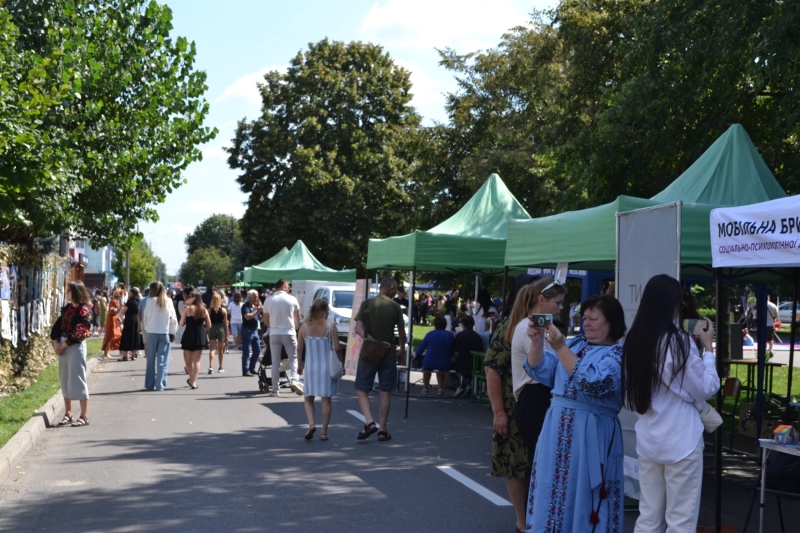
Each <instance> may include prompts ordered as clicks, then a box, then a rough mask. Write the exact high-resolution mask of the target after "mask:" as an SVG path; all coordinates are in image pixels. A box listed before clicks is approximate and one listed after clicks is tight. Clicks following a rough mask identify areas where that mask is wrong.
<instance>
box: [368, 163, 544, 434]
mask: <svg viewBox="0 0 800 533" xmlns="http://www.w3.org/2000/svg"><path fill="white" fill-rule="evenodd" d="M529 218H530V215H529V214H528V212H527V211H525V208H524V207H522V204H520V203H519V201H517V199H516V198H515V197H514V195H513V194H511V191H509V190H508V187H506V184H505V183H503V180H501V179H500V176H498V175H497V174H492V175H491V176H489V179H487V180H486V182H485V183H484V184H483V185H482V186H481V188H480V189H478V191H477V192H476V193H475V194H474V195H473V196H472V198H470V199H469V201H468V202H467V203H466V204H464V206H463V207H462V208H461V209H459V211H458V212H457V213H456V214H454V215H453V216H451V217H450V218H448V219H447V220H445V221H444V222H442V223H441V224H439V225H437V226H435V227H433V228H431V229H429V230H428V231H419V230H417V231H414V232H413V233H409V234H408V235H402V236H398V237H389V238H387V239H370V240H369V251H368V254H367V269H392V270H410V271H411V280H410V284H411V287H414V282H415V278H416V274H417V270H422V271H425V272H464V273H466V272H473V273H490V272H500V271H503V270H504V265H503V259H504V256H505V250H506V237H507V235H508V222H509V221H510V220H512V219H529ZM503 285H504V287H503V291H504V292H505V278H504V279H503ZM413 323H414V321H413V320H409V322H408V339H409V348H410V347H411V344H412V343H411V341H410V339H413V338H414V337H413V327H414V325H413ZM410 360H411V354H410V351H409V354H408V361H407V362H410ZM404 368H405V369H406V370H407V371H408V372H410V369H409V368H408V366H405V367H404ZM409 381H410V380H407V382H406V411H405V417H406V418H408V399H409V395H410V393H411V386H410V385H409V383H408V382H409Z"/></svg>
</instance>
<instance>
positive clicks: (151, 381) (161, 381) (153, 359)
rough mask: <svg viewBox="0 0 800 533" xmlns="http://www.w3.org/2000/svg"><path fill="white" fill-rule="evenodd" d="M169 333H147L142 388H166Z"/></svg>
mask: <svg viewBox="0 0 800 533" xmlns="http://www.w3.org/2000/svg"><path fill="white" fill-rule="evenodd" d="M169 348H170V342H169V335H167V334H166V333H148V334H147V347H146V350H145V353H146V355H147V366H146V369H145V373H144V388H146V389H148V390H153V389H155V390H164V389H166V388H167V370H168V369H169Z"/></svg>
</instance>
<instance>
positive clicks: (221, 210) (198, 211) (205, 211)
mask: <svg viewBox="0 0 800 533" xmlns="http://www.w3.org/2000/svg"><path fill="white" fill-rule="evenodd" d="M246 209H247V208H246V207H245V205H244V204H243V203H241V202H229V201H219V202H214V201H205V200H195V201H193V202H189V203H188V204H186V207H184V211H186V212H187V213H191V214H195V215H206V216H207V217H210V216H211V215H214V214H220V215H232V216H234V217H236V218H241V217H242V215H244V212H245V210H246ZM190 231H191V230H190Z"/></svg>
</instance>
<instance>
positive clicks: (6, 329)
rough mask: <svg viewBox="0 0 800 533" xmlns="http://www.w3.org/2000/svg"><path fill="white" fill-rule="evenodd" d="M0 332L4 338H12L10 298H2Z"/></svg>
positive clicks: (0, 304) (0, 301)
mask: <svg viewBox="0 0 800 533" xmlns="http://www.w3.org/2000/svg"><path fill="white" fill-rule="evenodd" d="M0 313H2V317H0V334H2V335H3V338H4V339H9V340H10V339H11V307H10V306H9V305H8V300H0Z"/></svg>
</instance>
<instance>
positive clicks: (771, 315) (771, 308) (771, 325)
mask: <svg viewBox="0 0 800 533" xmlns="http://www.w3.org/2000/svg"><path fill="white" fill-rule="evenodd" d="M778 316H779V315H778V306H777V305H775V304H774V303H772V301H771V300H770V298H769V294H768V295H767V330H766V331H767V351H768V352H769V353H768V354H767V358H769V356H770V354H772V346H773V341H774V338H775V321H776V320H778Z"/></svg>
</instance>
